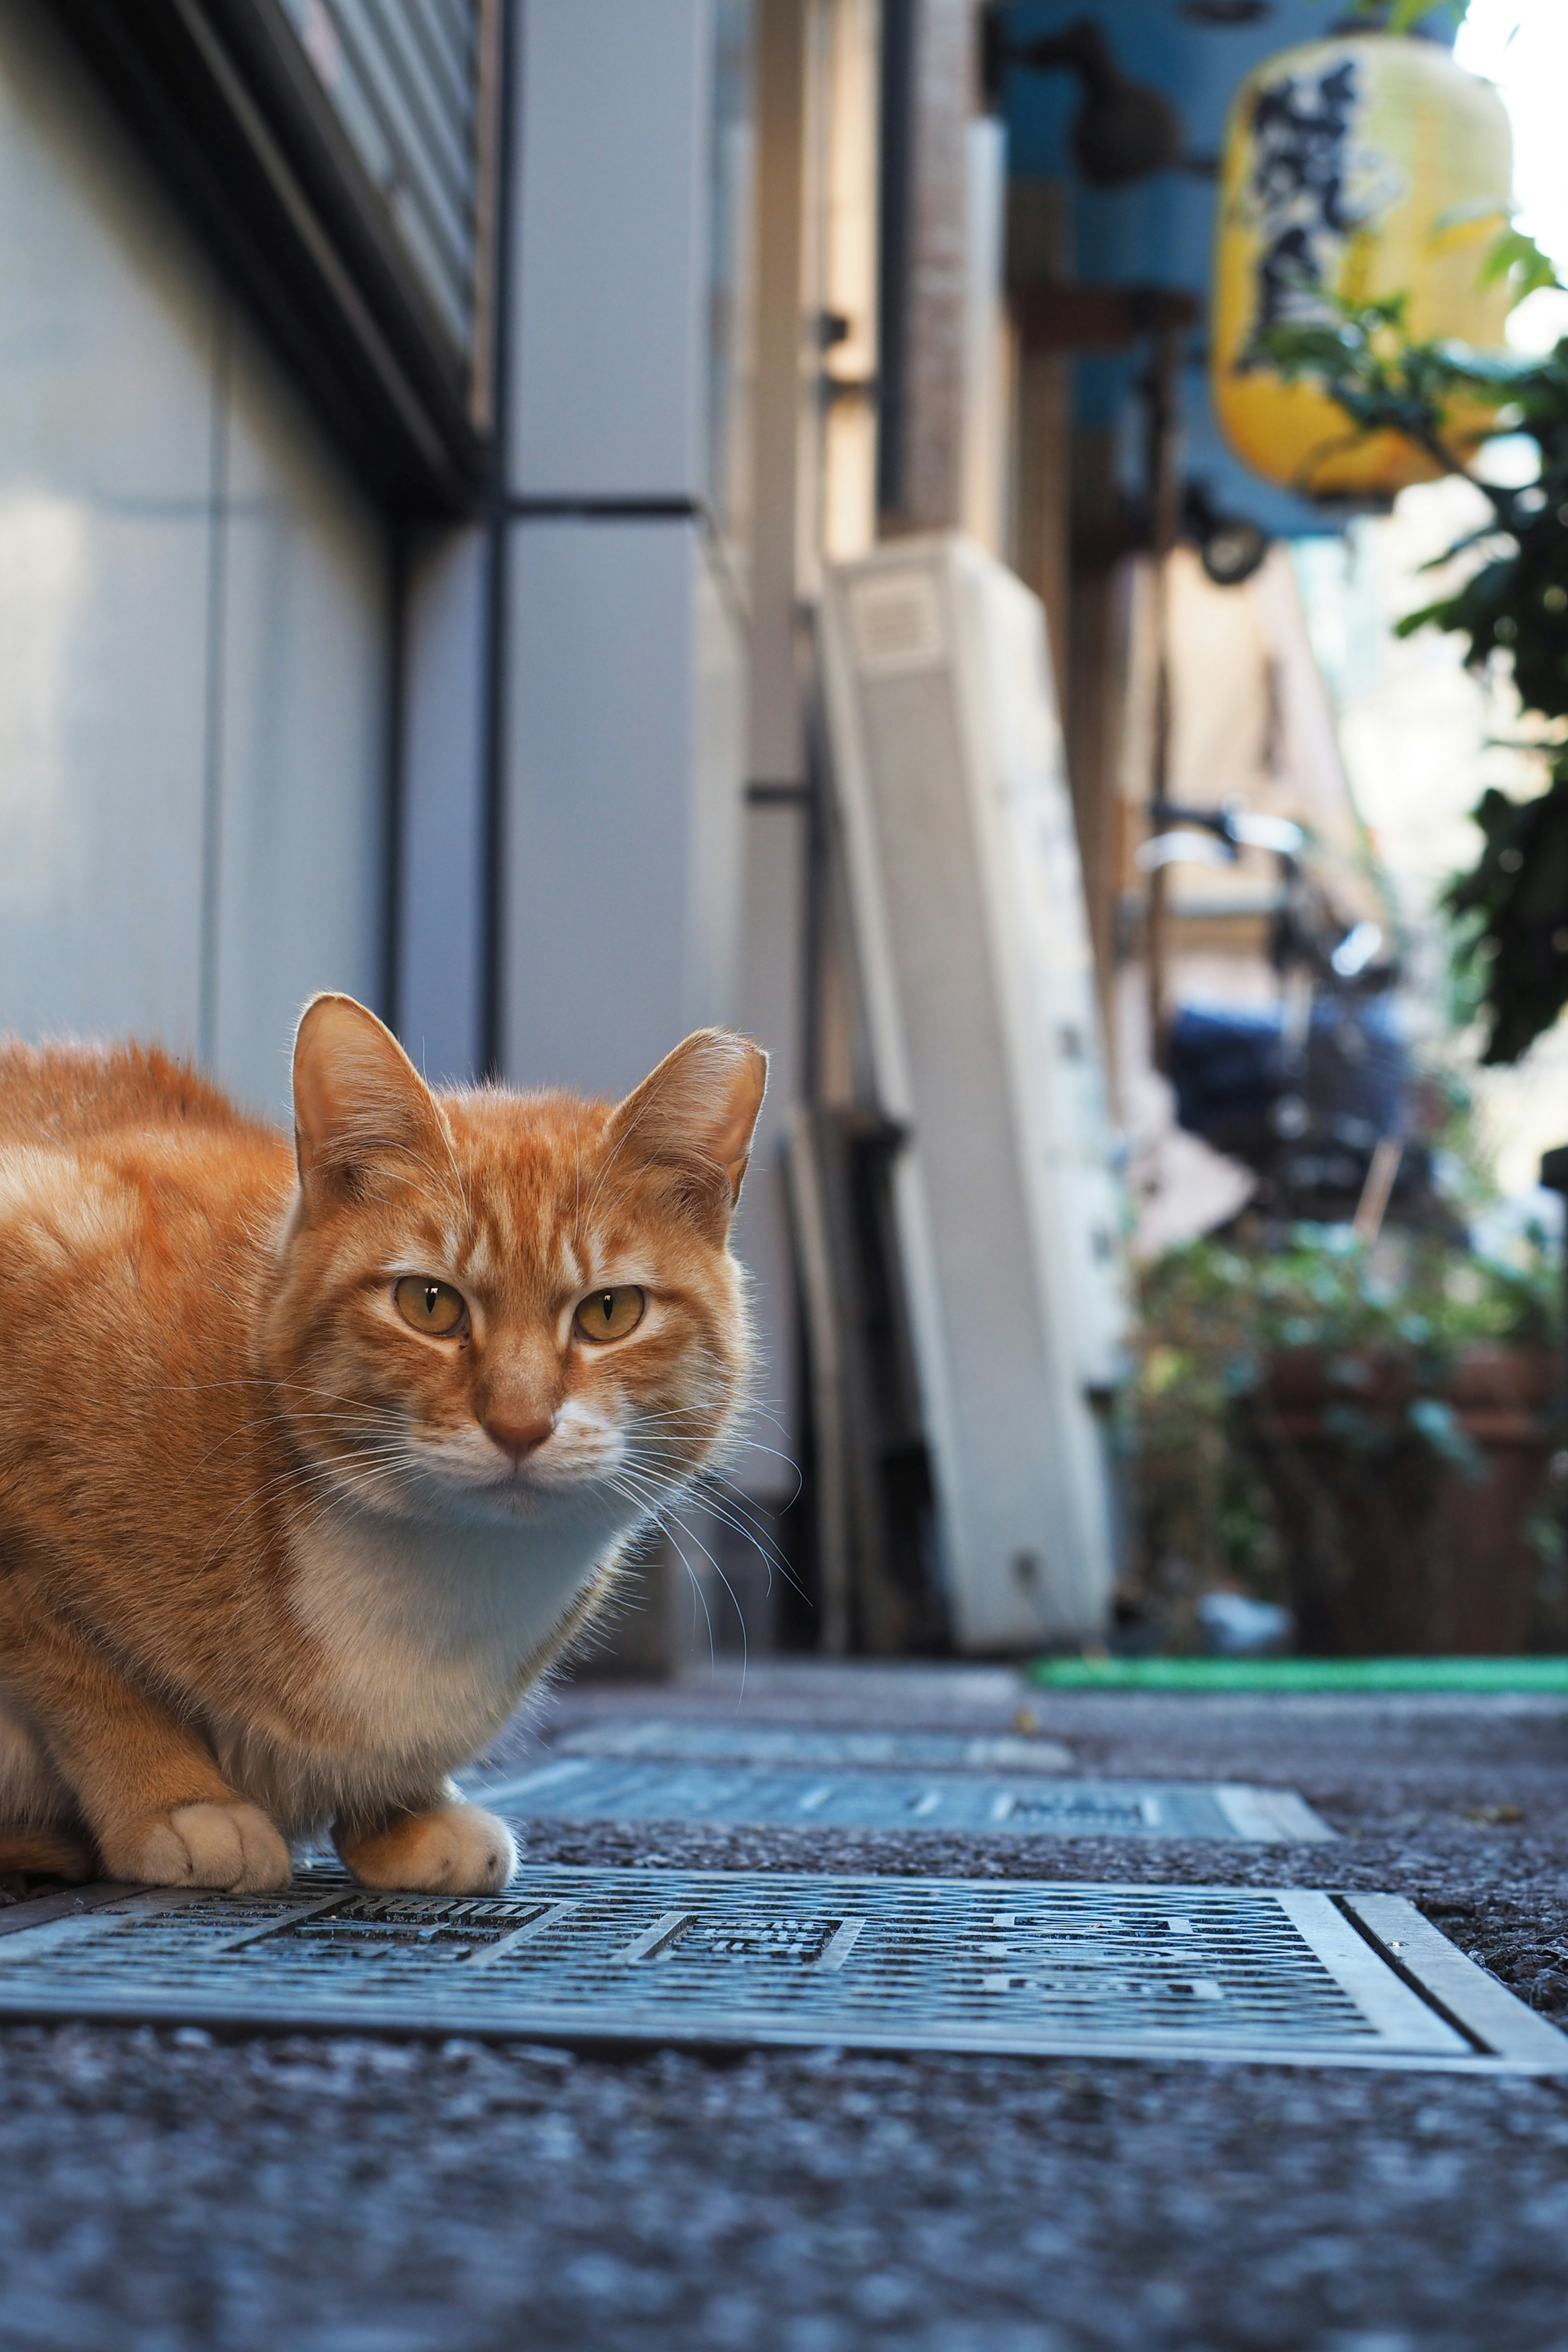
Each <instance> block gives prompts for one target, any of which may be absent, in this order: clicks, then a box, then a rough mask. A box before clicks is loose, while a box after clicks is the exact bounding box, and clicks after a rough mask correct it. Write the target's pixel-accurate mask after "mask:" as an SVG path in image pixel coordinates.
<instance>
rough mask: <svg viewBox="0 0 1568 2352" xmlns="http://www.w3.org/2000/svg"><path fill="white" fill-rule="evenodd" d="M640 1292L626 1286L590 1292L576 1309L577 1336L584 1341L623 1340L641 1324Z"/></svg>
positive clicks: (628, 1285)
mask: <svg viewBox="0 0 1568 2352" xmlns="http://www.w3.org/2000/svg"><path fill="white" fill-rule="evenodd" d="M644 1304H645V1301H644V1298H643V1295H642V1292H641V1291H640V1290H637V1289H636V1288H635V1287H634V1286H633V1285H632V1284H630V1283H625V1284H623V1285H622V1286H621V1288H620V1289H619V1290H591V1291H590V1292H589V1293H588V1296H587V1297H586V1298H584V1301H583V1304H582V1305H581V1307H579V1308H578V1309H577V1313H576V1318H575V1321H576V1325H577V1331H578V1336H579V1337H580V1338H581V1339H594V1340H600V1339H625V1338H626V1333H627V1332H628V1331H635V1330H636V1329H637V1325H638V1324H639V1323H640V1322H641V1321H642V1314H643V1307H644Z"/></svg>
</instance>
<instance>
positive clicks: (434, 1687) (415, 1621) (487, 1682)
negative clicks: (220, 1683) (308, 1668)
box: [291, 1493, 628, 1764]
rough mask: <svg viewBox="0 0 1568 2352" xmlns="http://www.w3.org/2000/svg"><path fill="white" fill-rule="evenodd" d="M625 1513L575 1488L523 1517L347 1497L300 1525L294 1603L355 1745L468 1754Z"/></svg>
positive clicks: (456, 1757) (619, 1531)
mask: <svg viewBox="0 0 1568 2352" xmlns="http://www.w3.org/2000/svg"><path fill="white" fill-rule="evenodd" d="M627 1520H628V1514H627V1512H626V1507H625V1505H624V1504H616V1503H614V1502H613V1501H612V1500H611V1499H610V1498H607V1497H602V1496H594V1495H592V1494H586V1493H579V1494H578V1495H576V1496H573V1497H572V1498H571V1499H570V1500H569V1501H567V1500H563V1501H560V1502H554V1501H552V1502H551V1503H549V1504H547V1505H546V1506H544V1507H542V1509H541V1512H540V1515H539V1516H538V1517H536V1518H533V1519H530V1520H527V1521H518V1522H511V1521H505V1522H498V1521H495V1520H482V1519H475V1520H473V1521H471V1522H465V1523H456V1524H446V1525H442V1524H437V1523H431V1522H426V1521H409V1520H402V1519H391V1518H383V1517H379V1516H373V1515H372V1514H370V1513H369V1512H363V1511H357V1510H353V1509H352V1508H349V1507H343V1508H342V1509H341V1510H339V1511H335V1512H331V1513H328V1514H326V1515H324V1516H323V1517H321V1518H319V1519H318V1520H316V1521H315V1523H314V1524H313V1525H312V1526H311V1527H310V1528H308V1529H305V1530H304V1531H302V1532H301V1533H300V1534H299V1535H297V1536H296V1537H295V1538H294V1540H293V1546H292V1549H293V1552H294V1565H295V1576H294V1583H293V1591H292V1602H291V1605H292V1608H293V1612H294V1614H295V1616H296V1618H297V1620H298V1621H299V1622H300V1627H301V1630H302V1631H303V1632H305V1633H307V1634H309V1635H310V1637H311V1638H312V1639H313V1641H314V1643H316V1644H317V1646H318V1648H319V1650H320V1651H321V1654H323V1657H324V1661H325V1672H326V1675H327V1678H328V1683H329V1692H328V1694H327V1696H329V1698H330V1703H331V1706H332V1707H333V1709H334V1711H335V1712H337V1713H338V1714H339V1715H340V1716H341V1717H342V1718H344V1719H345V1722H346V1725H348V1726H352V1727H353V1736H354V1738H355V1744H356V1745H357V1744H359V1743H363V1747H364V1748H366V1749H367V1750H368V1751H370V1752H372V1753H374V1754H379V1755H381V1756H384V1757H391V1756H394V1755H405V1756H421V1757H431V1758H436V1757H442V1758H445V1759H447V1761H448V1763H449V1764H456V1763H458V1762H459V1761H461V1760H463V1759H466V1758H467V1757H468V1756H469V1755H471V1754H472V1753H473V1751H474V1749H475V1748H477V1747H478V1746H479V1745H480V1744H481V1743H482V1742H483V1740H484V1739H485V1738H487V1737H488V1736H489V1733H490V1732H491V1730H493V1728H494V1727H495V1726H496V1724H497V1723H498V1722H499V1721H500V1718H501V1717H504V1716H505V1715H506V1714H507V1713H508V1712H509V1711H510V1708H511V1706H513V1705H514V1704H515V1701H516V1699H517V1697H518V1696H519V1676H520V1673H521V1669H522V1667H523V1666H524V1665H525V1664H526V1662H527V1660H528V1659H529V1658H530V1657H531V1656H532V1655H533V1654H536V1653H537V1652H538V1651H539V1650H540V1649H541V1648H542V1646H543V1644H544V1643H546V1642H548V1640H549V1639H550V1636H551V1635H552V1633H553V1632H554V1631H555V1629H556V1627H557V1626H558V1625H559V1624H560V1622H561V1620H562V1618H563V1616H564V1614H565V1613H566V1612H567V1610H568V1609H569V1608H570V1607H571V1605H572V1603H573V1601H574V1600H576V1598H577V1597H578V1595H579V1594H580V1593H581V1592H582V1591H584V1588H585V1587H586V1585H587V1584H588V1583H589V1581H590V1580H591V1579H592V1577H593V1575H594V1572H595V1569H596V1568H597V1567H598V1565H599V1564H600V1562H601V1561H602V1560H604V1559H605V1558H606V1557H607V1556H608V1555H609V1553H610V1552H611V1551H613V1549H615V1546H616V1541H617V1539H618V1538H620V1537H621V1536H622V1535H623V1534H624V1533H625V1532H626V1526H627Z"/></svg>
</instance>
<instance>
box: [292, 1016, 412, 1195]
mask: <svg viewBox="0 0 1568 2352" xmlns="http://www.w3.org/2000/svg"><path fill="white" fill-rule="evenodd" d="M294 1150H295V1155H296V1157H297V1159H298V1160H299V1163H300V1190H301V1192H303V1194H304V1197H305V1200H306V1202H307V1203H310V1202H321V1203H323V1204H324V1203H325V1202H329V1201H338V1202H343V1201H360V1200H364V1199H367V1198H368V1197H370V1195H371V1194H373V1193H374V1192H376V1191H377V1190H378V1189H379V1188H380V1186H381V1185H382V1184H383V1183H384V1182H385V1181H388V1180H391V1181H398V1180H399V1179H401V1180H402V1181H405V1182H406V1181H408V1179H409V1177H410V1176H411V1175H413V1174H414V1173H415V1172H416V1169H422V1170H423V1171H425V1172H426V1176H428V1175H429V1174H430V1173H431V1172H433V1171H436V1170H438V1169H439V1168H440V1167H441V1165H442V1164H443V1163H444V1162H445V1160H447V1156H448V1153H449V1151H450V1143H449V1140H448V1139H447V1136H446V1133H445V1131H444V1129H443V1128H442V1125H441V1114H440V1112H439V1111H438V1110H437V1108H436V1103H435V1100H434V1097H432V1095H431V1093H430V1089H429V1087H427V1086H426V1084H425V1081H424V1079H423V1078H422V1077H421V1076H420V1075H419V1073H418V1071H417V1070H416V1068H415V1066H414V1065H413V1063H412V1062H411V1061H410V1060H409V1058H408V1056H407V1055H406V1054H405V1052H404V1050H403V1048H402V1046H401V1045H399V1044H398V1042H397V1040H396V1038H395V1036H394V1035H393V1034H392V1032H391V1030H390V1029H388V1028H387V1027H386V1025H385V1024H384V1023H383V1022H380V1021H378V1020H377V1019H376V1017H375V1014H374V1013H372V1012H370V1011H368V1010H367V1009H366V1007H365V1006H364V1005H363V1004H359V1003H355V1001H354V999H353V997H352V996H331V995H322V996H313V997H312V998H311V999H310V1003H309V1004H307V1006H306V1007H305V1010H304V1013H303V1014H302V1015H301V1017H300V1026H299V1029H298V1031H297V1032H296V1034H295V1038H294Z"/></svg>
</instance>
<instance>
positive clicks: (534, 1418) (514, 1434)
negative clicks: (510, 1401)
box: [485, 1412, 555, 1462]
mask: <svg viewBox="0 0 1568 2352" xmlns="http://www.w3.org/2000/svg"><path fill="white" fill-rule="evenodd" d="M554 1426H555V1416H554V1414H553V1413H551V1412H534V1413H521V1412H492V1413H491V1414H490V1416H489V1420H488V1421H487V1422H486V1423H485V1433H486V1435H487V1436H489V1437H493V1438H494V1439H495V1442H496V1444H498V1445H499V1446H500V1447H501V1448H502V1449H503V1451H504V1452H506V1453H508V1454H510V1455H511V1458H512V1460H513V1461H514V1462H521V1461H523V1460H524V1459H525V1458H526V1456H527V1455H529V1454H532V1453H533V1452H534V1451H535V1450H536V1449H537V1448H538V1447H539V1446H541V1445H542V1444H543V1443H544V1441H545V1439H546V1438H547V1437H548V1436H549V1434H550V1433H551V1431H552V1429H553V1428H554Z"/></svg>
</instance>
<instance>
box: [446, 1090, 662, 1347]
mask: <svg viewBox="0 0 1568 2352" xmlns="http://www.w3.org/2000/svg"><path fill="white" fill-rule="evenodd" d="M442 1108H443V1109H444V1110H446V1111H447V1117H448V1121H449V1126H450V1129H451V1135H452V1146H453V1151H452V1160H453V1164H452V1169H451V1172H450V1181H449V1182H447V1183H446V1184H444V1185H443V1187H442V1188H441V1197H440V1199H439V1201H438V1202H437V1201H435V1200H432V1201H431V1202H429V1203H428V1204H427V1213H429V1214H430V1216H431V1238H432V1240H437V1239H438V1242H439V1246H440V1250H441V1255H442V1259H443V1262H444V1264H445V1265H447V1266H449V1267H450V1268H451V1269H452V1270H453V1271H454V1272H455V1273H457V1274H458V1276H460V1278H461V1279H462V1280H463V1281H465V1282H466V1283H468V1284H469V1285H471V1286H472V1287H474V1288H475V1289H476V1290H479V1291H481V1292H488V1293H489V1294H490V1295H492V1296H495V1297H513V1298H518V1299H521V1297H522V1296H525V1295H526V1296H528V1297H531V1298H532V1299H533V1300H535V1301H537V1302H539V1303H541V1304H542V1303H544V1302H545V1301H549V1302H551V1303H552V1304H553V1303H556V1302H558V1301H560V1300H562V1299H564V1298H567V1297H574V1296H575V1295H576V1294H577V1293H579V1292H581V1291H582V1290H584V1289H585V1288H587V1287H588V1286H590V1285H592V1284H593V1283H595V1282H598V1281H603V1280H605V1279H609V1278H612V1277H613V1276H615V1275H616V1273H618V1272H620V1271H623V1270H626V1265H627V1262H628V1261H629V1260H631V1259H633V1258H638V1259H640V1258H643V1257H646V1255H647V1251H648V1250H649V1248H650V1247H651V1246H654V1245H656V1244H658V1245H660V1252H661V1255H662V1254H664V1252H665V1251H667V1250H668V1249H669V1248H670V1247H672V1246H673V1247H675V1248H676V1249H677V1250H678V1251H679V1254H680V1255H686V1253H687V1250H688V1249H689V1245H690V1243H691V1241H692V1239H693V1238H694V1237H693V1236H691V1235H689V1234H687V1233H685V1232H680V1233H677V1232H673V1231H672V1230H671V1228H670V1222H669V1219H668V1216H667V1215H659V1214H658V1213H657V1211H656V1208H655V1204H654V1202H652V1201H651V1200H650V1199H649V1196H648V1188H647V1185H646V1184H645V1183H641V1182H639V1181H638V1171H637V1167H636V1166H635V1164H634V1163H633V1162H632V1161H631V1160H627V1159H623V1157H622V1155H621V1154H619V1153H618V1152H617V1151H616V1149H615V1147H614V1146H607V1145H606V1142H605V1128H606V1126H607V1124H608V1121H609V1118H610V1116H611V1111H610V1106H608V1105H607V1104H603V1103H596V1102H587V1101H584V1100H582V1099H580V1098H577V1097H571V1096H532V1097H528V1096H524V1097H516V1096H507V1095H502V1094H500V1093H491V1092H488V1091H479V1092H476V1093H474V1094H471V1095H465V1096H463V1097H458V1099H457V1100H456V1101H453V1100H451V1099H450V1098H447V1100H444V1101H443V1105H442Z"/></svg>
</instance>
